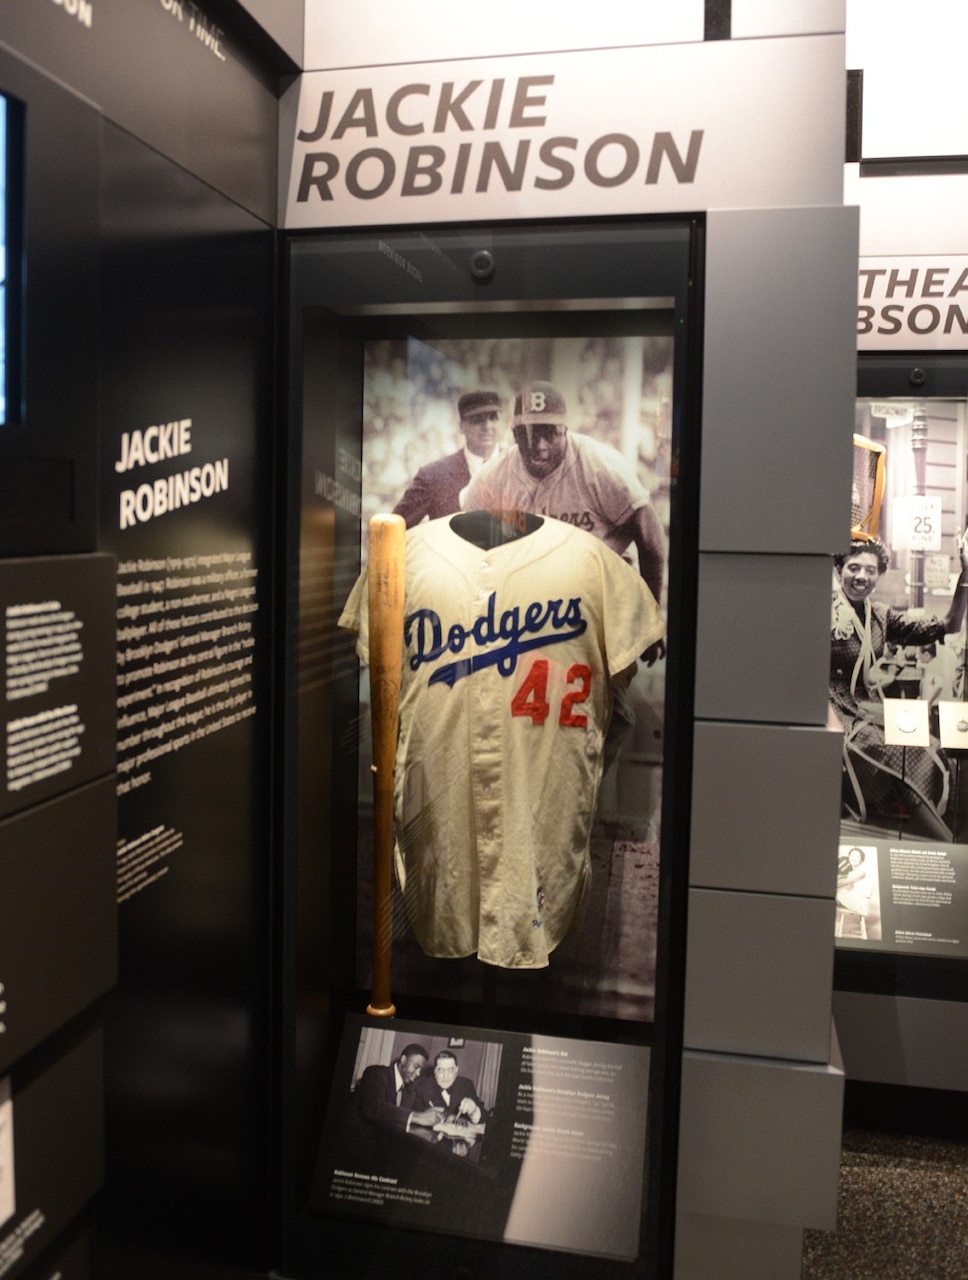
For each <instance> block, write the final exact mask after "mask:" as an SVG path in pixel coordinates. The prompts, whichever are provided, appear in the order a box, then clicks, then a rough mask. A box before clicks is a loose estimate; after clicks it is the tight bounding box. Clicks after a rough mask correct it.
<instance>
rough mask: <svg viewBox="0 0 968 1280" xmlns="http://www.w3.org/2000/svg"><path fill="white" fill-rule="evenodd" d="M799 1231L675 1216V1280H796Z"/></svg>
mask: <svg viewBox="0 0 968 1280" xmlns="http://www.w3.org/2000/svg"><path fill="white" fill-rule="evenodd" d="M802 1253H803V1232H802V1231H801V1230H800V1228H799V1227H787V1226H779V1225H777V1224H776V1223H774V1222H744V1221H740V1220H739V1219H736V1218H712V1217H709V1216H708V1215H707V1214H703V1213H680V1214H679V1215H678V1217H677V1219H676V1252H675V1271H674V1273H673V1274H674V1277H675V1280H711V1278H712V1277H713V1276H715V1278H716V1280H760V1277H762V1278H763V1280H800V1264H801V1260H802Z"/></svg>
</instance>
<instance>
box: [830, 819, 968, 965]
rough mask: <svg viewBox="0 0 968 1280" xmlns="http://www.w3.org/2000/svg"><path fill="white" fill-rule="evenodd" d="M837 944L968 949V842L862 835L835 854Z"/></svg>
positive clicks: (924, 951)
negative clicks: (956, 843)
mask: <svg viewBox="0 0 968 1280" xmlns="http://www.w3.org/2000/svg"><path fill="white" fill-rule="evenodd" d="M836 938H837V945H838V946H841V947H854V948H861V949H864V950H873V951H894V952H913V953H915V954H918V955H931V956H968V845H963V844H958V845H950V844H949V845H945V846H943V847H942V846H941V845H938V844H934V845H932V844H929V843H926V842H921V841H917V842H915V841H899V840H883V839H871V838H868V837H866V836H865V837H864V838H863V839H859V840H858V841H857V843H856V844H851V843H843V844H841V845H840V848H839V850H838V859H837V915H836Z"/></svg>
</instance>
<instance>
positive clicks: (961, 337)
mask: <svg viewBox="0 0 968 1280" xmlns="http://www.w3.org/2000/svg"><path fill="white" fill-rule="evenodd" d="M857 345H858V347H859V348H860V349H861V350H862V351H912V350H913V351H920V350H929V351H966V350H968V256H965V255H958V256H953V255H940V256H925V257H920V256H918V257H891V258H861V260H860V268H859V271H858V278H857Z"/></svg>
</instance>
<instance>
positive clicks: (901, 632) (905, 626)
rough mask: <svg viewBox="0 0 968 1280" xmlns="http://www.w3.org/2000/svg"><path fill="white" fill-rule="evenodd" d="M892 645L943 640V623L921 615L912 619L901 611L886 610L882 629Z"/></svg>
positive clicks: (929, 642)
mask: <svg viewBox="0 0 968 1280" xmlns="http://www.w3.org/2000/svg"><path fill="white" fill-rule="evenodd" d="M884 631H885V634H886V636H887V638H888V640H890V641H891V643H892V644H931V643H932V641H938V640H944V636H945V630H944V623H943V622H942V621H941V619H940V618H936V617H934V616H932V615H929V616H928V617H925V616H923V615H921V616H918V617H914V618H912V617H911V616H910V615H909V614H907V613H904V612H903V611H902V610H901V609H888V611H887V621H886V626H885V628H884Z"/></svg>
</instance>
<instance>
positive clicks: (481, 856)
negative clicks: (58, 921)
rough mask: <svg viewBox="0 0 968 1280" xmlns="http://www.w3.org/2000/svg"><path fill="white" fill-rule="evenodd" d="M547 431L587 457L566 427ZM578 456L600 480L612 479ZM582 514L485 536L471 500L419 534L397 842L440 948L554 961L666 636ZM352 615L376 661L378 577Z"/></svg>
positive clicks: (522, 963)
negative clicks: (621, 732) (638, 690)
mask: <svg viewBox="0 0 968 1280" xmlns="http://www.w3.org/2000/svg"><path fill="white" fill-rule="evenodd" d="M537 389H538V390H540V387H539V388H537ZM552 403H553V404H554V407H556V408H557V407H559V406H562V405H563V402H561V400H560V397H559V398H558V401H557V402H552ZM545 404H546V409H545V412H548V410H549V409H550V408H551V407H552V406H551V404H549V402H548V401H546V402H545ZM555 416H556V417H560V416H561V415H560V413H559V414H556V415H555ZM532 425H536V426H542V425H547V424H546V423H544V422H538V423H536V424H535V423H533V424H532ZM554 425H555V426H557V425H558V424H557V422H556V423H555V424H554ZM537 434H540V433H537ZM537 434H536V435H533V436H532V440H531V442H530V444H529V455H528V456H529V457H530V454H531V451H532V450H537V453H536V454H535V458H536V461H535V465H536V466H537V465H538V461H537V457H538V454H539V453H540V452H541V449H540V448H539V442H538V438H537ZM548 434H550V435H552V436H556V437H557V436H558V435H559V434H560V436H561V437H562V438H561V439H557V440H554V441H545V442H544V443H546V444H547V443H552V444H557V446H558V448H557V452H558V453H560V454H563V455H564V456H565V457H566V458H567V457H571V456H574V455H573V454H569V453H568V451H567V449H565V448H564V440H563V436H564V430H563V429H562V431H561V432H560V433H558V432H552V433H548ZM569 443H571V442H570V441H569ZM523 456H524V455H523V454H522V457H523ZM579 456H580V457H581V459H582V465H581V475H582V476H583V477H588V480H587V483H588V484H592V483H594V485H595V486H596V487H598V488H599V489H601V490H602V491H603V492H604V491H605V490H606V489H608V487H609V486H608V485H607V483H606V481H605V480H604V479H603V478H602V477H601V476H598V475H595V474H594V469H593V468H592V467H591V465H590V464H589V463H588V457H589V456H590V455H587V454H586V453H585V451H584V450H580V451H579ZM557 465H558V466H560V465H561V461H560V459H559V463H558V464H557ZM577 465H578V464H577V463H576V464H575V466H577ZM552 469H554V468H552ZM573 469H574V466H573V467H572V468H570V470H573ZM527 474H528V476H529V478H530V482H531V483H532V485H533V483H534V479H535V477H534V476H532V474H531V472H530V471H528V472H527ZM626 507H628V508H629V510H628V511H627V512H626V513H625V520H626V522H628V521H629V520H631V516H632V511H633V510H634V508H633V507H631V505H630V504H629V503H628V502H626ZM560 510H562V511H565V510H566V509H565V508H560ZM567 510H568V511H569V513H571V512H572V510H573V512H574V514H575V516H576V520H575V522H569V523H563V522H562V521H561V520H554V519H547V518H545V519H540V518H539V519H531V520H529V521H527V522H522V523H521V525H519V526H514V525H509V526H508V528H509V529H511V528H515V527H517V529H518V532H519V533H520V535H521V536H516V537H513V536H509V538H508V540H498V541H497V543H496V545H491V544H489V543H488V544H486V545H484V546H481V545H478V544H477V543H476V542H475V541H473V540H472V535H473V528H472V526H471V525H470V524H468V521H470V520H471V517H470V516H469V515H468V514H466V513H465V514H462V515H457V516H452V517H444V518H442V519H439V520H433V521H430V522H429V523H424V524H420V525H417V526H415V527H414V528H412V529H410V530H409V531H408V533H407V535H406V578H405V599H404V654H403V671H402V680H401V693H400V733H399V740H398V747H397V766H396V779H395V794H394V808H395V824H396V837H397V840H396V848H395V855H394V856H395V863H396V871H397V877H398V881H399V884H400V887H401V889H402V892H403V897H404V902H405V905H406V908H407V913H408V916H409V919H410V922H411V924H412V926H413V929H414V933H415V935H416V937H417V940H418V942H419V943H420V945H421V947H422V948H423V950H424V951H425V952H426V953H427V954H428V955H431V956H449V957H459V956H469V955H474V954H477V955H478V956H479V958H480V959H481V960H483V961H486V962H487V963H489V964H495V965H501V966H504V967H507V968H542V967H544V966H546V965H547V964H548V957H549V955H550V953H551V952H552V950H553V949H554V948H555V947H556V946H557V945H558V943H559V942H560V941H561V940H562V938H563V937H564V935H565V933H566V932H567V930H568V928H569V926H570V925H571V923H572V920H573V919H574V916H575V912H576V910H577V908H578V905H579V902H580V900H581V897H582V893H583V890H584V887H585V884H586V880H587V877H588V872H589V839H590V835H591V826H592V820H593V816H594V813H595V807H596V803H597V798H598V789H599V784H600V781H601V776H602V756H603V744H604V738H605V731H606V728H607V726H608V723H609V719H610V716H611V713H612V702H613V689H614V687H615V684H616V683H617V682H620V681H622V680H623V679H625V678H627V676H628V673H629V668H631V667H632V666H633V664H634V662H635V659H636V657H637V655H639V654H641V653H642V652H643V650H647V649H650V648H651V647H653V646H655V645H656V644H657V642H658V641H659V640H660V639H661V637H662V635H663V630H664V628H663V622H662V618H661V615H660V612H659V607H658V604H657V603H656V600H655V598H654V595H653V593H652V592H651V591H650V590H649V588H648V586H647V585H646V582H645V581H644V579H643V578H642V577H640V576H639V574H637V573H636V572H635V570H634V569H633V568H632V567H631V566H630V565H629V564H627V563H626V561H625V560H623V559H622V557H621V556H620V555H615V554H614V552H613V550H611V549H610V548H609V545H608V544H607V541H606V540H604V539H603V538H600V537H595V536H593V533H592V532H589V531H586V530H585V529H582V528H580V527H576V526H577V525H579V524H581V523H582V522H583V521H582V515H583V513H584V511H585V508H584V507H578V506H577V505H576V506H575V507H574V508H573V509H567ZM615 511H616V522H615V523H616V525H617V524H618V522H619V517H621V516H622V515H623V512H621V511H619V510H618V508H617V507H616V508H615ZM588 519H589V520H593V519H594V518H593V516H592V514H591V509H590V508H589V510H588ZM593 527H594V526H593ZM464 534H466V535H467V536H463V535H464ZM629 536H630V537H631V536H632V535H631V534H630V535H629ZM339 625H340V626H341V627H344V628H346V629H348V630H350V631H352V632H354V633H355V634H356V636H357V646H356V647H357V652H358V653H359V655H360V657H361V659H362V660H363V661H364V662H368V661H369V620H368V604H367V587H366V576H365V574H364V575H363V577H361V578H360V580H359V581H358V582H357V584H356V586H355V587H354V589H353V592H352V593H351V595H350V598H349V600H348V602H347V605H346V608H345V610H344V612H343V615H342V617H341V618H340V622H339Z"/></svg>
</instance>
